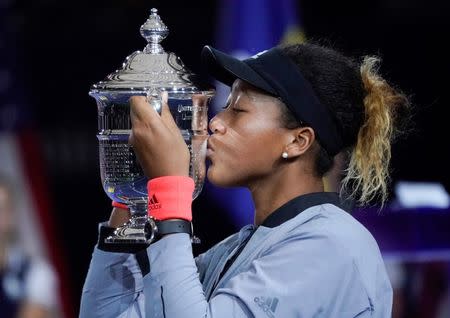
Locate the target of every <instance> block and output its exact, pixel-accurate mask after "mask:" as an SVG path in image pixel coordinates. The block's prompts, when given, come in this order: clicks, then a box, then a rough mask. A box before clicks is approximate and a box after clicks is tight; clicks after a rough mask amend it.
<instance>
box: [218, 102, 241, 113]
mask: <svg viewBox="0 0 450 318" xmlns="http://www.w3.org/2000/svg"><path fill="white" fill-rule="evenodd" d="M229 107H230V104H226V105H225V106H223V107H222V109H224V110H225V109H228V108H229ZM231 110H232V111H234V112H235V113H240V112H243V111H244V110H242V109H239V108H234V107H233V108H231Z"/></svg>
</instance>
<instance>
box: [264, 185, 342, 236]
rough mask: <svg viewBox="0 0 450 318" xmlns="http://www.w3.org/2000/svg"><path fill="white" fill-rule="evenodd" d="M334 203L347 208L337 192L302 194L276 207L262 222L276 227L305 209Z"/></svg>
mask: <svg viewBox="0 0 450 318" xmlns="http://www.w3.org/2000/svg"><path fill="white" fill-rule="evenodd" d="M326 203H329V204H333V205H335V206H337V207H339V208H341V209H343V210H347V208H346V207H345V205H344V204H343V202H342V201H341V199H340V197H339V195H338V194H337V193H336V192H315V193H308V194H303V195H300V196H298V197H296V198H294V199H292V200H290V201H288V202H286V203H285V204H283V205H282V206H281V207H279V208H278V209H276V210H275V211H274V212H272V213H271V214H270V215H269V216H268V217H267V218H266V219H265V220H264V222H263V223H262V224H261V225H262V226H265V227H270V228H273V227H276V226H278V225H280V224H282V223H284V222H286V221H288V220H290V219H292V218H294V217H295V216H297V215H298V214H300V213H301V212H303V211H304V210H306V209H308V208H310V207H312V206H315V205H320V204H326Z"/></svg>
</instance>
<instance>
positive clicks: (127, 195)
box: [89, 9, 214, 244]
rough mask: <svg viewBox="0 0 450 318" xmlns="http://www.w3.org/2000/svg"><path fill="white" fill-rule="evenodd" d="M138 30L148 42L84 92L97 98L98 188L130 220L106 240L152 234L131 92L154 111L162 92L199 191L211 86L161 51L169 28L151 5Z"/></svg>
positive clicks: (132, 239) (126, 240)
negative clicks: (133, 139) (132, 141)
mask: <svg viewBox="0 0 450 318" xmlns="http://www.w3.org/2000/svg"><path fill="white" fill-rule="evenodd" d="M140 33H141V35H142V36H143V37H144V38H145V39H146V40H147V42H148V44H147V46H146V47H145V48H144V50H143V51H142V52H141V51H136V52H134V53H132V54H131V55H129V56H128V57H127V58H126V60H125V62H124V63H123V65H122V68H121V69H120V70H116V71H115V72H114V73H111V74H109V75H108V76H107V77H106V79H105V80H104V81H100V82H98V83H97V84H94V85H92V87H91V90H90V91H89V95H90V96H92V97H94V98H95V100H96V101H97V108H98V134H97V138H98V141H99V148H100V174H101V180H102V184H103V189H104V190H105V192H106V193H107V195H108V196H109V197H110V198H111V199H112V200H114V201H117V202H120V203H124V204H126V205H127V206H128V207H129V209H130V211H131V220H130V221H129V222H128V223H127V224H124V225H123V226H122V227H120V228H118V229H117V230H116V231H115V233H114V235H112V236H110V237H108V238H107V239H106V242H108V243H136V244H142V243H144V244H145V243H148V242H149V241H150V240H151V236H152V235H151V233H148V229H149V228H152V226H150V227H149V226H147V225H148V223H149V221H152V220H151V219H149V218H148V216H147V201H148V195H147V181H148V179H147V178H146V176H145V175H144V173H143V171H142V168H141V167H140V165H139V163H138V161H137V159H136V156H135V154H134V152H133V149H132V148H131V147H130V145H129V144H128V137H129V135H130V132H131V120H130V106H129V103H128V100H129V99H130V97H131V96H134V95H143V96H147V97H148V100H149V101H150V103H151V106H153V107H154V108H155V109H156V110H157V111H158V112H159V113H160V112H161V93H162V92H163V91H166V92H167V93H168V97H169V99H168V104H169V108H170V111H171V113H172V116H173V117H174V119H175V122H176V123H177V125H178V127H179V129H180V132H181V134H182V136H183V137H184V140H185V141H186V144H187V145H188V147H189V150H190V153H191V162H190V169H189V170H190V171H189V174H190V176H191V177H192V178H193V179H194V181H195V190H194V195H193V199H195V198H196V197H197V196H198V194H199V193H200V192H201V190H202V187H203V183H204V179H205V173H206V171H205V170H206V168H205V155H206V140H207V138H208V131H207V126H208V116H207V110H208V108H207V107H208V105H207V104H208V101H209V99H210V98H211V97H212V96H213V94H214V90H213V89H212V87H211V86H209V85H208V84H205V83H203V82H202V81H201V80H200V79H199V78H198V77H197V76H196V75H195V74H193V73H191V72H190V71H189V70H188V69H187V68H186V67H185V66H184V65H183V63H182V61H181V60H180V58H179V57H177V56H176V55H175V54H174V53H171V52H165V51H164V49H163V48H162V46H161V45H160V42H161V41H162V40H163V39H164V38H165V37H167V35H168V34H169V30H168V28H167V27H166V26H165V25H164V23H163V22H162V21H161V18H160V17H159V15H158V11H157V10H156V9H152V10H151V14H150V16H149V18H148V19H147V21H146V22H145V23H144V24H143V25H142V26H141V28H140ZM193 97H194V98H193ZM154 147H158V145H157V144H155V145H154ZM167 160H171V158H170V157H169V158H167Z"/></svg>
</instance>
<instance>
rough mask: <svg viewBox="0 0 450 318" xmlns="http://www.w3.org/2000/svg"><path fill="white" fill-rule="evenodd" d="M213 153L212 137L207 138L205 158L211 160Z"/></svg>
mask: <svg viewBox="0 0 450 318" xmlns="http://www.w3.org/2000/svg"><path fill="white" fill-rule="evenodd" d="M213 153H214V145H213V141H212V137H209V138H208V141H207V143H206V158H209V159H210V158H211V155H212V154H213Z"/></svg>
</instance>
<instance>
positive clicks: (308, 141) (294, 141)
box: [285, 127, 316, 158]
mask: <svg viewBox="0 0 450 318" xmlns="http://www.w3.org/2000/svg"><path fill="white" fill-rule="evenodd" d="M290 134H291V135H290V141H291V142H290V143H289V144H287V145H286V150H285V151H286V152H287V153H288V156H289V158H295V157H298V156H300V155H303V154H305V153H306V152H307V151H308V150H309V149H310V148H311V146H312V145H313V144H314V141H315V140H316V135H315V133H314V130H313V129H312V128H311V127H299V128H296V129H292V130H291V131H290Z"/></svg>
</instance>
